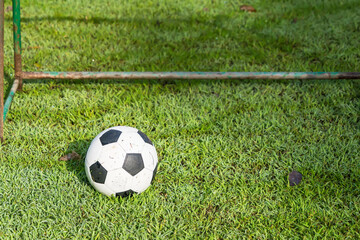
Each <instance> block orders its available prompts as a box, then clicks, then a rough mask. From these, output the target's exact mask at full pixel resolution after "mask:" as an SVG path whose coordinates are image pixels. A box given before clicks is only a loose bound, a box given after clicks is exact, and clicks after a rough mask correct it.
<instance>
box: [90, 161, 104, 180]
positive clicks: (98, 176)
mask: <svg viewBox="0 0 360 240" xmlns="http://www.w3.org/2000/svg"><path fill="white" fill-rule="evenodd" d="M90 174H91V178H92V180H93V181H94V182H96V183H105V179H106V175H107V171H106V169H105V168H104V167H103V166H102V165H101V163H99V162H96V163H94V164H93V165H91V166H90Z"/></svg>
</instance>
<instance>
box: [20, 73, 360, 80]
mask: <svg viewBox="0 0 360 240" xmlns="http://www.w3.org/2000/svg"><path fill="white" fill-rule="evenodd" d="M21 78H23V79H360V72H22V76H21Z"/></svg>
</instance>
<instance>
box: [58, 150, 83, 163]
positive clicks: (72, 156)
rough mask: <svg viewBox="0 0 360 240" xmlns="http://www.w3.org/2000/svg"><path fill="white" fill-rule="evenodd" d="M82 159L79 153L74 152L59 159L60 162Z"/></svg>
mask: <svg viewBox="0 0 360 240" xmlns="http://www.w3.org/2000/svg"><path fill="white" fill-rule="evenodd" d="M80 158H81V157H80V155H79V154H78V153H76V152H74V151H72V153H68V154H66V155H64V156H62V157H61V158H59V161H69V160H79V159H80Z"/></svg>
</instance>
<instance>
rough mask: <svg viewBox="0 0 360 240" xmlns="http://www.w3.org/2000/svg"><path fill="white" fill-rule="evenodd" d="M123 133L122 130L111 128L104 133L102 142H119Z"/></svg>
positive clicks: (104, 143) (103, 143) (101, 138)
mask: <svg viewBox="0 0 360 240" xmlns="http://www.w3.org/2000/svg"><path fill="white" fill-rule="evenodd" d="M120 135H121V131H119V130H115V129H111V130H109V131H107V132H106V133H104V134H103V135H102V136H101V137H100V142H101V144H102V145H103V146H104V145H106V144H109V143H114V142H117V140H118V139H119V137H120Z"/></svg>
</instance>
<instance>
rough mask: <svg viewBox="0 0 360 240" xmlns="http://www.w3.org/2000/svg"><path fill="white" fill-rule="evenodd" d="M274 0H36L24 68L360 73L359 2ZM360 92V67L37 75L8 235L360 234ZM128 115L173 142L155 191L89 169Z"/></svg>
mask: <svg viewBox="0 0 360 240" xmlns="http://www.w3.org/2000/svg"><path fill="white" fill-rule="evenodd" d="M269 2H270V1H265V0H263V1H260V0H256V1H248V2H243V1H240V2H239V1H232V0H230V1H217V0H215V1H210V0H201V1H191V0H183V1H175V0H174V1H165V0H153V1H143V0H142V1H140V0H135V1H121V2H119V1H115V0H108V1H80V0H72V1H70V0H69V1H29V0H26V1H22V17H23V19H22V28H23V42H22V45H23V68H24V70H25V71H45V70H50V71H85V70H88V71H360V49H359V47H358V43H359V35H360V10H359V8H358V1H357V0H346V1H323V0H311V1H310V0H301V1H295V0H292V1H290V0H289V1H285V0H282V1H281V0H277V1H271V3H269ZM10 4H11V3H10V1H5V7H6V6H9V5H10ZM242 4H251V5H253V6H254V7H255V8H256V9H257V12H256V13H246V12H242V11H240V10H239V7H240V5H242ZM11 17H12V15H11V12H7V13H6V15H5V23H6V26H5V28H6V29H5V30H6V31H5V34H6V35H5V41H6V48H5V73H6V76H7V78H6V80H7V85H6V87H7V88H9V87H10V85H11V83H12V76H13V74H14V73H13V62H12V61H13V59H12V32H11V30H12V23H11ZM359 93H360V82H359V81H358V80H353V81H348V80H333V81H327V80H321V81H265V80H256V81H250V80H249V81H148V80H145V81H86V82H85V81H84V82H83V81H26V82H25V85H24V89H23V92H19V93H17V94H16V96H15V99H14V102H13V104H12V106H11V110H10V112H9V114H8V118H7V121H6V124H5V136H6V139H7V141H6V143H5V144H4V145H2V146H1V147H0V159H1V160H0V161H1V164H0V172H1V174H0V178H1V179H0V206H1V211H0V219H1V220H0V238H1V239H11V238H13V239H19V238H21V239H41V238H47V239H74V238H75V239H126V238H134V239H138V238H143V239H152V238H159V239H167V238H187V239H242V238H251V239H252V238H255V239H290V238H292V239H303V238H305V239H324V238H327V239H346V238H347V239H356V238H360V234H359V232H360V214H359V212H360V197H359V196H360V185H359V184H360V180H359V179H360V154H359V142H360V123H359V118H360V116H359V109H360V95H359ZM116 125H128V126H132V127H136V128H138V129H141V130H142V131H143V132H145V133H146V134H147V135H148V136H149V137H150V139H151V140H152V141H153V142H154V144H155V146H156V148H157V151H158V156H159V160H160V164H159V169H158V174H157V177H156V178H155V181H154V184H153V185H152V186H151V187H150V188H149V189H148V190H146V191H145V192H144V193H142V194H141V195H135V196H133V197H130V198H108V197H106V196H104V195H101V194H100V193H98V192H96V191H95V190H94V189H93V188H92V187H91V185H90V184H89V183H88V181H87V179H86V175H85V172H84V167H83V163H84V158H85V155H86V151H87V148H88V146H89V144H90V142H91V140H92V139H93V138H94V137H95V136H96V135H97V134H98V133H99V132H101V131H102V130H104V129H106V128H108V127H111V126H116ZM72 151H76V152H77V153H79V154H80V155H81V156H82V158H81V160H78V161H76V160H74V161H69V162H61V161H58V159H59V158H60V157H61V156H63V155H64V154H66V153H69V152H72ZM292 170H297V171H300V172H301V173H302V174H303V181H302V182H301V183H300V185H298V186H295V187H290V186H289V184H288V181H287V176H288V174H289V172H291V171H292Z"/></svg>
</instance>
